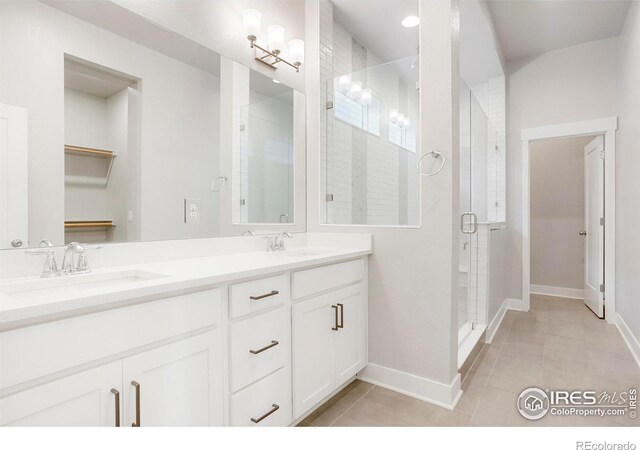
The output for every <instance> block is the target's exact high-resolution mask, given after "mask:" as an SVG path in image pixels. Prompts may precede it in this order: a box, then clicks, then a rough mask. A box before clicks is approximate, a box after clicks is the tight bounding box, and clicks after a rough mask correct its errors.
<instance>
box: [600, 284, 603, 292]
mask: <svg viewBox="0 0 640 450" xmlns="http://www.w3.org/2000/svg"><path fill="white" fill-rule="evenodd" d="M600 292H602V293H603V294H604V284H601V285H600Z"/></svg>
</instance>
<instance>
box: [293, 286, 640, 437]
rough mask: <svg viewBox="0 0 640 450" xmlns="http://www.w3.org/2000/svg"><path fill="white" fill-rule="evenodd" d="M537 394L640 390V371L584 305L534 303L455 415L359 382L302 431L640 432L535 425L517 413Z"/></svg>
mask: <svg viewBox="0 0 640 450" xmlns="http://www.w3.org/2000/svg"><path fill="white" fill-rule="evenodd" d="M530 386H538V387H541V388H543V389H544V388H550V389H554V388H555V389H570V390H573V389H580V388H582V389H591V390H596V391H600V390H607V391H612V390H617V391H621V390H628V389H629V388H632V387H636V388H640V368H638V365H637V364H636V362H635V361H634V359H633V357H632V356H631V353H630V352H629V350H628V348H627V346H626V345H625V343H624V341H623V340H622V338H621V337H620V333H619V332H618V330H617V329H616V328H615V327H614V326H612V325H608V324H607V323H606V322H605V321H603V320H599V319H598V318H597V317H596V316H594V315H593V314H592V313H591V311H590V310H588V309H587V308H586V307H585V306H584V304H583V303H582V301H579V300H568V299H558V298H554V297H547V296H539V295H533V296H532V297H531V311H529V312H528V313H525V312H516V311H508V312H507V314H506V316H505V318H504V320H503V321H502V325H501V326H500V329H499V330H498V332H497V333H496V336H495V338H494V340H493V343H492V344H491V345H485V347H484V348H483V350H482V351H481V353H480V355H479V356H478V359H477V360H476V362H475V363H474V365H473V367H472V368H471V370H470V372H469V375H468V376H467V377H466V378H465V380H464V382H463V384H462V388H463V391H464V393H463V395H462V398H461V399H460V401H459V402H458V405H457V406H456V408H455V410H454V411H449V410H447V409H444V408H440V407H437V406H434V405H431V404H429V403H426V402H422V401H420V400H416V399H413V398H411V397H407V396H405V395H401V394H397V393H395V392H392V391H389V390H387V389H383V388H380V387H377V386H373V385H371V384H368V383H365V382H362V381H359V380H356V381H354V382H353V383H351V384H350V385H349V386H347V387H346V388H345V389H343V390H342V391H340V392H339V393H338V394H336V395H335V396H334V397H333V398H331V399H330V400H329V401H328V402H327V403H325V404H324V405H322V406H321V407H320V408H319V409H318V410H316V411H314V412H313V413H312V414H311V415H310V416H308V417H307V418H306V419H305V420H304V421H303V422H302V423H301V424H300V426H466V425H471V426H532V425H533V426H621V425H627V426H638V425H640V419H635V420H632V419H629V418H628V417H627V416H623V417H609V418H601V417H589V418H582V417H577V416H568V417H557V416H550V415H547V416H545V417H544V418H543V419H541V420H538V421H535V422H532V421H528V420H526V419H524V418H522V417H521V416H520V415H519V413H518V412H517V411H516V406H515V405H516V399H517V397H518V395H519V394H520V392H521V391H522V390H523V389H524V388H526V387H530Z"/></svg>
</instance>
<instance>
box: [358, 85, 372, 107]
mask: <svg viewBox="0 0 640 450" xmlns="http://www.w3.org/2000/svg"><path fill="white" fill-rule="evenodd" d="M372 97H373V96H372V94H371V89H369V88H366V89H363V90H362V95H360V101H361V102H362V103H364V104H365V105H370V104H371V98H372Z"/></svg>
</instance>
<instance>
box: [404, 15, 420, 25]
mask: <svg viewBox="0 0 640 450" xmlns="http://www.w3.org/2000/svg"><path fill="white" fill-rule="evenodd" d="M418 25H420V19H419V18H418V17H417V16H407V17H405V18H404V19H403V20H402V26H403V27H405V28H413V27H417V26H418Z"/></svg>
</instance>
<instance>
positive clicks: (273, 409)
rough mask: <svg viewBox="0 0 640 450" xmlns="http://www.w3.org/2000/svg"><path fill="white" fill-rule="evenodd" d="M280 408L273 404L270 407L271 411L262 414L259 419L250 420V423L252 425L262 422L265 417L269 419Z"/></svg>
mask: <svg viewBox="0 0 640 450" xmlns="http://www.w3.org/2000/svg"><path fill="white" fill-rule="evenodd" d="M279 409H280V407H279V406H278V405H276V404H275V403H274V404H273V405H271V409H270V410H269V412H266V413H264V414H263V415H261V416H260V417H258V418H257V419H254V418H253V417H252V418H251V421H252V422H253V423H260V422H262V421H263V420H264V419H266V418H267V417H269V416H270V415H271V414H273V413H274V412H276V411H277V410H279Z"/></svg>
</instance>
